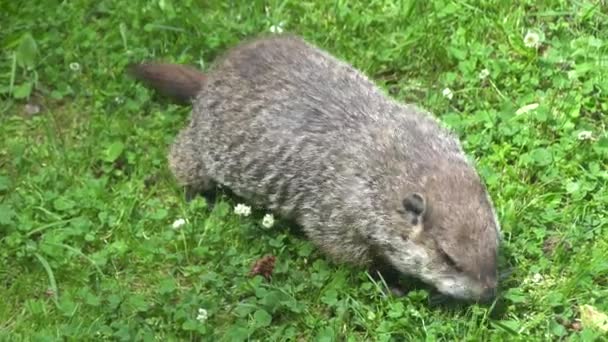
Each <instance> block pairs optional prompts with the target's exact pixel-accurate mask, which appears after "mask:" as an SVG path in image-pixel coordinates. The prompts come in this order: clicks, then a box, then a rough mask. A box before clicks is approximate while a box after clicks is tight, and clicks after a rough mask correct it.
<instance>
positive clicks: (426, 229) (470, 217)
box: [381, 169, 499, 302]
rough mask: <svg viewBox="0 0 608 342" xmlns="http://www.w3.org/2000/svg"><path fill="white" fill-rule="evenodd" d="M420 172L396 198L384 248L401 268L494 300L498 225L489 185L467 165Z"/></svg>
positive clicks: (468, 296)
mask: <svg viewBox="0 0 608 342" xmlns="http://www.w3.org/2000/svg"><path fill="white" fill-rule="evenodd" d="M451 171H452V172H449V171H448V172H445V170H444V172H438V173H436V175H437V176H433V175H432V174H431V175H428V174H427V175H426V176H424V177H421V179H423V180H424V183H425V184H422V185H421V186H417V187H416V188H417V189H416V190H415V191H412V187H411V186H405V187H404V188H403V189H402V191H398V192H399V193H398V194H395V197H393V202H394V203H392V205H391V211H392V213H391V215H390V216H391V224H390V228H389V232H388V235H389V236H387V237H386V238H384V239H382V240H384V243H385V246H384V247H385V248H381V249H382V250H383V252H384V253H385V257H386V259H388V261H389V262H390V263H391V264H392V265H393V266H394V267H395V268H396V269H398V270H399V271H400V272H403V273H404V274H409V275H412V276H415V277H417V278H419V279H422V280H423V281H425V282H426V283H429V284H431V285H433V286H434V287H435V288H437V290H439V292H441V293H443V294H446V295H449V296H451V297H454V298H458V299H464V300H473V301H479V302H487V301H491V300H493V299H494V298H495V296H496V288H497V249H498V244H499V224H498V222H497V219H496V216H495V214H494V209H493V207H492V203H491V201H490V198H489V197H488V195H487V192H486V189H485V187H484V186H483V185H482V183H481V182H480V181H479V179H478V177H477V175H476V174H474V173H473V172H472V171H469V170H468V169H463V170H454V169H452V170H451Z"/></svg>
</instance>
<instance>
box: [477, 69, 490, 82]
mask: <svg viewBox="0 0 608 342" xmlns="http://www.w3.org/2000/svg"><path fill="white" fill-rule="evenodd" d="M488 76H490V70H488V69H483V70H481V71H480V72H479V78H480V79H482V80H483V79H485V78H487V77H488Z"/></svg>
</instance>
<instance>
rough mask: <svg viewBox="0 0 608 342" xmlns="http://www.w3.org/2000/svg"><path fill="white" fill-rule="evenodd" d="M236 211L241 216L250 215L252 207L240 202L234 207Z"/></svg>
mask: <svg viewBox="0 0 608 342" xmlns="http://www.w3.org/2000/svg"><path fill="white" fill-rule="evenodd" d="M234 213H235V214H237V215H239V216H249V215H251V207H249V206H247V205H245V204H240V203H239V204H237V205H236V207H234Z"/></svg>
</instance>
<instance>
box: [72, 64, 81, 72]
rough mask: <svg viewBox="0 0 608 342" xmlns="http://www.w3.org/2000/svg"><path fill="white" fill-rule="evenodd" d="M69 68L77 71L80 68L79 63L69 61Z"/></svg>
mask: <svg viewBox="0 0 608 342" xmlns="http://www.w3.org/2000/svg"><path fill="white" fill-rule="evenodd" d="M70 70H72V71H78V70H80V64H78V63H76V62H72V63H70Z"/></svg>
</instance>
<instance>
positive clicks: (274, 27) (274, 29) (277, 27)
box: [269, 22, 284, 33]
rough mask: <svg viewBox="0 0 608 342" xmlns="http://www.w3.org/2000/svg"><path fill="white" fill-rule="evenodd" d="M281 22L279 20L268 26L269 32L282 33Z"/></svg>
mask: <svg viewBox="0 0 608 342" xmlns="http://www.w3.org/2000/svg"><path fill="white" fill-rule="evenodd" d="M283 25H284V23H283V22H280V23H279V24H278V25H272V26H270V29H269V30H270V32H271V33H283Z"/></svg>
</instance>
